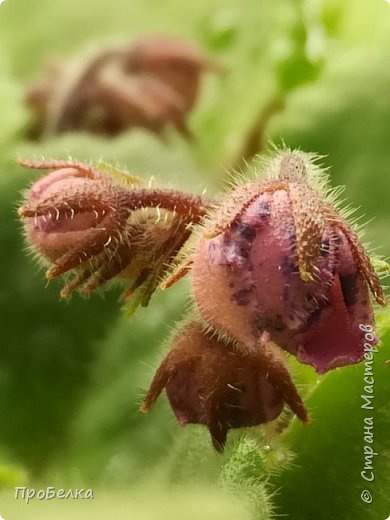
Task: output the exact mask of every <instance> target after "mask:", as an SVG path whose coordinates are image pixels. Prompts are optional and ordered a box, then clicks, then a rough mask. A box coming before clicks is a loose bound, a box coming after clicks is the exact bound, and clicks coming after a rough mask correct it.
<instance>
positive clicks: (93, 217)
mask: <svg viewBox="0 0 390 520" xmlns="http://www.w3.org/2000/svg"><path fill="white" fill-rule="evenodd" d="M21 164H22V165H24V166H27V167H31V168H40V169H49V170H53V171H52V172H51V173H49V174H48V175H46V176H45V177H43V178H42V179H40V180H38V181H37V182H36V183H34V184H33V186H32V187H31V188H30V190H29V191H28V192H27V194H26V200H25V202H24V204H23V205H22V207H21V208H20V209H19V215H20V216H21V217H22V218H23V219H24V223H25V230H26V238H27V241H28V243H29V244H30V245H31V247H32V248H33V249H34V250H35V251H36V252H37V253H38V254H39V255H42V256H43V257H44V258H45V259H46V260H48V261H49V262H51V265H50V267H49V269H48V271H47V272H46V276H47V278H48V279H52V278H55V277H57V276H59V275H62V274H64V273H66V272H68V271H70V270H75V271H76V276H75V277H74V278H73V279H71V280H70V281H69V282H68V283H67V285H66V286H65V287H64V289H63V291H62V293H61V295H62V296H63V297H66V296H68V295H69V294H70V293H71V292H72V291H73V290H74V289H76V288H79V287H81V288H82V290H83V292H85V293H90V292H92V291H93V290H95V289H96V288H97V287H98V286H99V285H102V284H103V283H105V282H106V281H108V280H111V279H112V278H114V277H119V278H125V279H131V280H132V284H131V286H130V288H129V289H128V290H127V291H126V292H125V293H124V297H126V298H127V297H128V296H130V295H132V294H133V293H134V292H136V291H137V297H136V303H139V302H140V303H142V304H143V305H146V304H147V303H148V301H149V298H150V296H151V294H152V292H153V291H154V290H155V288H156V287H157V285H158V283H159V280H160V278H161V277H162V276H163V275H164V273H165V271H166V270H167V268H168V266H169V264H170V262H171V261H172V260H173V259H174V257H175V256H176V254H177V253H178V251H179V250H180V249H181V247H182V245H183V244H184V243H185V242H186V240H187V239H188V237H189V235H190V233H191V225H192V224H193V223H196V222H197V221H198V220H199V219H200V218H201V216H202V215H203V214H204V212H205V206H204V204H205V202H206V201H204V200H203V199H202V198H201V197H197V196H194V195H186V194H184V193H182V192H177V191H175V190H160V189H152V188H149V187H148V186H147V185H146V183H145V182H144V181H143V180H142V179H140V178H137V177H133V176H130V175H128V174H127V175H126V174H125V173H124V172H118V171H114V170H112V171H111V172H110V171H103V170H101V169H97V168H93V167H91V166H89V165H85V164H82V163H76V162H71V161H69V162H56V161H54V162H42V163H29V162H22V163H21Z"/></svg>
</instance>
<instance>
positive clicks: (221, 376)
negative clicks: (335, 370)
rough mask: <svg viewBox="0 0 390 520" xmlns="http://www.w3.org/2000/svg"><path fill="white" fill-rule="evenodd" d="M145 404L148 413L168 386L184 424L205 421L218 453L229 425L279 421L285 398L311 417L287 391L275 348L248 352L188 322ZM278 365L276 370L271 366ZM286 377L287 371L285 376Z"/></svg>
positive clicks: (233, 426)
mask: <svg viewBox="0 0 390 520" xmlns="http://www.w3.org/2000/svg"><path fill="white" fill-rule="evenodd" d="M171 345H172V348H171V350H170V352H169V353H168V354H167V356H166V357H165V359H164V361H163V362H162V363H161V365H160V367H159V369H158V370H157V372H156V375H155V377H154V379H153V381H152V384H151V386H150V389H149V391H148V394H147V396H146V398H145V401H144V403H143V405H142V408H141V409H142V410H143V411H144V412H146V411H148V410H149V408H150V407H151V406H152V404H153V403H154V401H155V400H156V399H157V397H158V395H159V394H160V393H161V391H162V390H163V389H164V388H165V389H166V392H167V396H168V399H169V402H170V405H171V407H172V409H173V411H174V413H175V415H176V418H177V419H178V421H179V423H180V424H181V425H182V426H185V425H186V424H189V423H200V424H205V425H206V426H207V427H208V429H209V431H210V435H211V438H212V441H213V444H214V447H215V448H216V449H217V450H218V451H220V450H222V449H223V446H224V444H225V441H226V435H227V431H228V430H229V429H231V428H240V427H243V426H255V425H258V424H262V423H265V422H268V421H271V420H273V419H275V418H276V417H277V416H278V415H279V414H280V412H281V411H282V409H283V405H284V402H287V403H288V404H289V405H290V407H291V408H292V409H293V411H295V412H297V413H298V415H299V416H300V417H301V418H302V419H303V420H307V415H306V411H305V408H304V405H303V404H302V402H301V400H300V398H299V396H298V394H297V393H296V392H295V393H294V391H292V392H291V389H292V388H293V386H290V387H289V391H288V392H287V393H286V389H285V387H284V386H283V385H282V384H281V380H283V377H282V378H281V377H280V376H281V374H284V375H286V374H287V369H286V368H285V365H284V363H283V360H282V359H281V357H280V354H279V355H278V354H277V353H275V352H271V351H268V352H267V356H268V358H267V360H268V363H264V360H265V359H266V356H265V354H264V352H263V351H260V352H258V353H257V354H256V355H253V356H250V355H248V354H247V353H246V352H243V351H241V350H240V349H238V348H236V347H235V346H234V345H233V344H231V343H228V342H223V341H222V340H220V339H218V337H217V336H216V335H215V334H213V333H210V332H206V331H204V330H203V327H202V325H201V323H199V322H197V321H189V322H187V323H186V324H185V325H184V326H182V327H181V328H180V329H179V331H178V332H177V333H176V334H175V336H174V337H173V340H172V343H171ZM273 363H274V364H275V367H277V369H274V370H270V369H269V367H270V365H272V364H273ZM287 378H288V375H287Z"/></svg>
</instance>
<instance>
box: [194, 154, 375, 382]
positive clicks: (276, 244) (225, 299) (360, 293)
mask: <svg viewBox="0 0 390 520" xmlns="http://www.w3.org/2000/svg"><path fill="white" fill-rule="evenodd" d="M324 175H325V174H323V172H321V171H320V169H319V168H318V167H316V166H315V164H314V163H313V161H312V158H311V157H310V156H309V155H307V154H304V153H302V152H290V151H284V152H281V153H280V154H279V155H278V156H277V157H276V159H275V160H274V161H273V162H271V163H270V164H269V165H268V178H265V179H262V180H259V181H255V182H252V183H248V184H243V185H242V186H239V187H238V188H236V190H234V191H233V192H232V193H231V194H229V195H227V197H226V198H225V199H224V202H223V203H222V205H221V206H220V207H219V208H218V209H217V210H216V212H215V213H214V215H211V216H210V217H209V220H208V223H207V224H206V229H205V231H206V232H205V236H203V237H201V238H200V240H199V242H198V244H197V245H196V247H195V251H194V255H193V269H192V271H193V291H194V297H195V301H196V303H197V306H198V308H199V311H200V312H201V314H202V316H203V318H204V319H205V320H206V322H207V323H209V324H210V325H211V326H213V327H214V328H216V329H217V330H218V331H219V332H220V333H221V334H225V335H226V336H227V337H230V338H234V339H235V340H237V341H239V342H241V343H242V344H243V345H246V347H247V348H248V349H252V350H253V349H256V348H259V347H258V344H259V338H260V337H261V336H262V334H263V333H264V332H265V331H266V332H267V333H269V335H270V338H271V340H272V341H275V342H276V343H277V344H278V345H280V346H281V347H282V348H284V349H285V350H287V351H289V352H291V353H293V354H296V355H297V357H298V359H299V360H300V361H302V362H304V363H309V364H311V365H313V366H314V367H315V369H316V370H317V371H318V372H326V371H327V370H329V369H331V368H334V367H337V366H342V365H347V364H350V363H356V362H358V361H360V360H361V359H362V358H363V355H364V333H363V332H362V330H361V328H359V324H361V323H365V324H368V325H373V324H374V317H373V312H372V306H371V302H370V299H369V295H368V286H369V287H370V288H371V290H372V292H373V294H374V296H375V297H376V299H377V301H378V302H379V303H381V304H384V303H385V299H384V295H383V291H382V289H381V286H380V284H379V281H378V277H377V275H376V274H375V271H374V270H373V268H372V266H371V263H370V260H369V258H368V256H367V254H366V253H365V251H364V249H363V248H362V246H361V244H360V242H359V240H358V238H357V236H356V234H355V233H354V232H353V231H352V229H351V228H350V227H349V226H348V224H347V223H346V221H345V219H344V218H343V217H342V215H341V214H340V213H338V212H337V211H336V209H334V201H333V200H332V196H331V194H327V195H326V194H325V192H326V178H325V177H324ZM310 183H311V184H310Z"/></svg>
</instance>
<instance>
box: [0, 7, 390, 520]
mask: <svg viewBox="0 0 390 520" xmlns="http://www.w3.org/2000/svg"><path fill="white" fill-rule="evenodd" d="M145 34H163V35H168V36H170V37H174V38H179V39H182V40H183V41H185V42H190V43H191V42H193V43H194V44H195V45H197V46H198V47H199V48H200V49H201V51H202V53H203V54H204V56H207V57H208V59H212V60H213V61H214V62H215V63H218V64H219V66H220V67H221V70H223V72H222V73H220V74H209V75H205V76H204V77H203V78H202V82H201V88H200V90H199V96H198V100H197V103H196V106H195V107H194V108H193V109H192V111H191V112H190V113H189V114H188V116H187V117H186V124H187V126H188V129H189V132H190V133H191V135H192V139H190V140H187V139H185V138H183V137H182V136H181V135H180V134H178V133H177V132H174V131H172V130H171V129H170V128H167V130H166V132H165V134H166V135H165V138H164V140H161V139H160V137H159V136H156V135H154V134H152V133H149V132H148V131H147V130H145V129H139V128H138V129H134V128H130V129H129V130H128V131H124V132H123V133H121V134H120V135H118V136H116V137H115V138H107V137H102V136H97V135H93V134H88V133H85V132H80V131H72V132H68V133H67V134H64V135H59V136H55V135H51V136H48V137H46V138H45V139H44V140H41V141H39V142H32V141H30V140H29V137H28V135H29V128H31V124H32V121H33V115H32V112H31V111H29V110H28V108H27V106H26V104H25V101H24V98H25V92H26V88H28V85H29V84H31V82H33V81H37V80H39V79H40V78H41V76H42V68H43V65H44V62H45V61H46V60H48V59H57V60H65V61H68V60H70V59H71V58H72V57H74V56H77V55H79V54H80V53H81V52H82V51H83V50H84V49H88V48H93V49H104V48H105V46H106V45H111V44H112V43H115V44H116V43H117V42H128V41H135V40H136V39H137V38H139V37H141V36H144V35H145ZM389 44H390V7H389V5H388V3H386V2H385V1H384V0H377V1H375V2H368V0H364V1H362V2H359V3H358V4H357V3H356V2H352V0H346V1H344V2H336V1H334V0H322V1H319V0H282V1H279V2H272V1H271V0H265V1H263V2H258V1H255V0H244V1H242V2H240V3H238V2H234V1H233V0H231V1H222V0H207V1H206V0H198V1H197V2H195V3H188V2H180V1H179V0H166V1H165V2H159V1H157V0H146V1H145V0H143V1H139V0H131V1H128V0H117V1H116V2H111V3H110V4H107V3H105V2H102V1H96V0H95V1H92V0H85V1H84V2H82V3H80V2H76V0H68V1H67V2H52V1H50V0H40V1H39V2H23V3H22V2H20V1H19V0H7V1H6V2H5V3H3V4H2V5H1V6H0V121H1V134H0V232H1V236H0V240H1V245H0V251H1V257H0V276H1V281H0V306H1V308H0V320H1V326H0V336H1V337H0V425H1V427H0V488H2V487H3V488H5V489H4V491H3V492H1V493H0V507H1V510H0V514H2V515H4V517H5V518H7V519H8V518H18V519H23V518H29V519H31V518H40V519H42V518H53V517H55V518H58V519H61V518H69V516H70V515H72V518H94V520H96V519H98V518H107V517H108V516H109V517H112V518H114V517H119V516H123V514H124V513H125V514H126V515H127V516H129V517H130V516H131V515H133V516H134V517H136V518H139V519H140V520H143V519H146V518H164V519H165V518H170V519H172V518H186V519H187V518H188V519H191V518H210V519H211V518H212V519H214V518H215V519H218V518H224V520H226V519H229V518H235V519H237V518H240V519H241V518H242V519H246V518H257V519H268V518H272V517H273V516H275V515H289V517H290V518H293V519H306V518H308V519H309V518H313V517H316V518H320V519H321V518H323V519H325V518H326V519H328V518H333V519H343V520H344V519H349V518H353V519H354V520H356V519H366V518H372V519H376V518H382V517H383V518H385V517H386V516H387V515H388V514H389V513H390V504H389V499H388V496H386V490H388V489H389V486H390V473H389V471H388V467H389V464H390V449H389V444H388V438H389V434H390V415H389V409H388V397H389V395H390V382H389V381H390V378H389V377H388V370H389V369H390V368H389V365H386V364H385V363H384V362H385V360H386V359H388V358H389V357H390V333H389V326H390V319H389V315H388V313H386V312H384V313H383V314H382V315H381V316H379V324H380V331H381V333H382V341H383V344H382V347H381V351H380V354H378V355H377V356H376V362H375V410H374V411H373V412H372V413H373V416H374V420H375V437H374V439H375V440H374V446H375V450H376V451H377V452H378V453H379V455H378V457H376V459H375V477H376V478H375V483H373V484H372V485H371V484H370V490H371V491H372V494H373V497H374V500H373V502H372V504H364V503H363V502H362V501H361V499H360V494H361V492H362V490H363V489H364V488H365V487H367V488H368V484H369V483H365V482H364V481H363V480H362V478H361V476H360V471H361V470H362V469H363V466H364V457H363V445H364V438H363V418H364V413H363V412H364V411H363V410H362V409H361V398H360V395H361V393H362V392H363V386H364V382H363V371H364V366H354V367H348V368H343V369H340V370H336V371H333V372H331V373H329V374H327V375H326V376H324V377H322V378H321V380H320V381H317V378H316V376H315V375H314V373H313V371H312V370H311V369H310V368H308V367H302V366H298V365H297V364H296V363H293V362H291V367H292V369H293V370H294V373H295V377H296V380H297V381H298V382H299V383H300V384H301V386H302V389H303V392H306V394H307V395H308V396H309V397H308V401H307V402H308V406H309V409H310V411H311V415H312V416H313V424H312V425H311V426H309V427H307V426H302V425H300V424H298V423H295V421H292V423H291V425H290V426H289V427H288V428H287V429H286V430H285V431H284V432H283V434H282V435H279V434H277V433H276V431H275V428H272V427H267V428H266V429H265V430H263V431H262V432H260V431H258V430H257V429H252V430H248V431H247V432H242V431H240V432H233V433H231V434H230V435H229V440H228V445H227V449H226V452H225V453H224V454H223V455H222V456H221V455H216V454H215V453H214V452H213V450H212V448H211V446H210V443H209V439H208V434H207V431H205V430H204V429H202V428H199V427H188V428H187V429H184V430H182V429H180V428H179V427H178V426H177V425H176V423H175V421H174V419H173V417H172V414H171V412H170V411H169V409H168V406H167V405H166V404H165V406H164V404H163V403H159V405H158V406H156V407H155V409H154V410H153V412H152V413H151V414H150V415H149V416H148V417H144V416H142V415H141V414H140V413H139V412H138V405H139V403H140V401H141V397H142V395H143V392H144V390H145V389H146V388H147V385H148V382H149V381H150V379H151V377H152V374H153V368H154V367H155V366H157V364H158V362H159V360H160V359H161V358H162V355H163V352H162V348H161V342H162V341H163V340H164V338H165V337H167V336H168V334H169V332H170V329H171V328H172V327H173V326H174V324H175V322H176V321H178V320H179V319H180V318H181V317H182V315H183V313H184V311H185V306H186V304H187V300H188V281H186V280H183V281H182V282H180V284H178V285H177V286H176V287H174V288H172V289H171V290H169V291H168V292H164V293H160V294H157V295H155V296H154V298H153V302H152V305H151V306H150V307H149V308H147V309H141V310H139V311H138V312H137V314H136V315H135V316H134V317H133V318H132V320H131V321H129V320H128V319H127V318H126V317H125V316H124V315H122V314H121V312H120V305H119V303H118V302H117V297H118V293H117V292H116V291H115V290H112V291H110V292H108V293H106V294H105V296H104V298H100V297H99V296H93V297H91V298H90V299H89V300H88V301H87V300H84V299H82V298H80V297H79V296H77V295H76V296H75V297H73V298H72V301H71V302H70V303H69V304H65V303H60V302H59V301H58V300H59V298H58V292H59V284H57V283H56V282H53V283H51V284H50V286H48V287H45V283H44V280H43V274H42V272H39V270H38V269H37V267H36V265H34V262H33V261H31V259H29V258H27V257H26V251H25V246H24V242H23V237H22V234H21V232H20V226H19V225H18V223H17V218H16V212H15V208H16V206H17V204H18V201H19V200H20V197H21V196H20V191H21V190H22V189H25V188H26V187H27V186H28V185H29V184H30V183H31V181H32V180H33V178H36V177H35V176H34V175H35V174H31V173H30V172H27V171H24V170H22V169H21V168H19V167H18V166H16V164H15V158H16V157H17V156H21V157H24V158H37V159H39V158H41V157H42V156H43V157H45V158H56V159H61V158H66V157H68V156H69V155H72V156H73V157H75V158H77V159H79V160H84V161H89V160H95V161H97V160H100V159H103V160H105V161H108V162H112V163H114V164H119V165H123V166H125V167H127V168H128V169H129V171H131V172H134V173H135V174H137V175H141V176H144V177H145V178H146V179H148V178H149V177H150V176H152V175H153V176H155V177H158V178H159V180H160V181H162V182H164V183H166V184H170V185H173V186H177V187H180V188H182V189H192V190H194V191H196V192H198V193H201V192H202V191H203V189H204V188H206V187H207V189H208V191H209V193H213V192H216V191H217V190H219V189H221V188H222V187H223V186H224V183H225V182H226V178H227V174H226V172H227V171H231V170H232V168H241V167H242V165H243V161H242V158H243V157H244V158H245V159H246V160H247V161H250V159H251V158H252V157H253V155H254V154H256V153H259V152H261V151H262V150H263V149H264V148H265V147H266V145H267V141H268V140H273V141H274V142H276V143H280V142H282V141H284V142H285V143H286V144H287V145H288V146H290V147H300V148H301V149H302V150H305V151H314V152H317V153H319V154H323V155H324V156H325V157H324V159H323V162H324V163H325V165H328V166H331V175H332V183H333V185H336V184H346V185H347V191H346V196H347V199H348V202H351V203H352V204H353V205H355V206H359V207H360V213H361V214H363V215H365V217H364V218H365V219H366V220H370V222H369V224H368V225H367V227H366V238H367V241H369V242H372V243H373V244H374V245H375V246H380V249H378V253H380V254H382V255H385V256H386V255H389V254H390V234H389V224H390V222H389V220H390V218H389V206H390V190H389V189H388V178H387V177H388V165H389V164H390V146H389V136H390V98H389V92H390V67H389V63H390V45H389ZM374 217H375V218H374ZM372 218H374V220H371V219H372ZM346 418H347V419H348V420H346ZM287 419H288V418H286V421H287ZM27 484H28V485H30V486H35V487H37V488H39V487H44V486H47V485H49V486H50V485H56V486H57V487H58V488H59V487H64V486H68V487H73V488H76V487H84V488H86V487H93V488H95V489H96V490H99V491H95V497H96V498H95V500H94V501H83V503H79V502H81V501H78V502H77V501H67V502H64V501H58V500H57V501H50V503H49V502H47V503H44V502H38V501H35V503H32V504H29V506H28V507H27V506H26V505H25V504H23V503H22V502H21V501H15V499H14V491H13V487H14V486H16V485H21V486H22V485H27ZM152 497H153V499H152ZM27 515H28V516H27Z"/></svg>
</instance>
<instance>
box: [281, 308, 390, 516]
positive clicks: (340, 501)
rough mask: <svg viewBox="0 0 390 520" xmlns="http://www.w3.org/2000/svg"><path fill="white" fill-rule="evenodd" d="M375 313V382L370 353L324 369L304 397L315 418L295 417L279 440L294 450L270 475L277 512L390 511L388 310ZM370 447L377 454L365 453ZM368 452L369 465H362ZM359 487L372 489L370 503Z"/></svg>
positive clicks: (383, 513) (341, 513)
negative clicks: (288, 462)
mask: <svg viewBox="0 0 390 520" xmlns="http://www.w3.org/2000/svg"><path fill="white" fill-rule="evenodd" d="M380 321H381V323H382V327H381V331H382V332H381V337H382V345H381V346H380V348H379V351H378V353H375V354H374V360H375V361H374V364H373V379H374V384H373V385H371V383H372V381H371V379H370V376H369V373H370V371H371V369H370V364H369V361H368V360H365V362H362V363H360V364H359V365H357V366H351V367H348V368H341V369H336V370H334V371H332V372H330V373H328V374H327V375H326V376H324V378H323V379H322V381H321V383H320V384H319V385H318V386H317V388H316V389H315V390H314V391H313V393H312V395H311V396H310V398H309V399H308V400H307V405H308V408H309V410H310V413H311V416H312V419H313V422H312V424H311V425H309V426H305V425H301V424H299V423H298V422H295V423H294V424H293V426H292V427H291V429H290V430H289V431H288V432H287V433H286V434H285V437H284V441H285V442H286V443H288V445H289V446H290V447H291V450H292V451H293V452H295V453H296V458H295V459H294V461H293V465H292V467H291V468H290V469H289V470H287V471H285V472H284V473H282V474H281V476H280V477H279V478H277V479H275V480H274V485H275V487H276V489H278V493H277V495H276V497H275V505H276V508H277V511H278V513H279V514H281V515H283V514H288V515H289V516H290V517H291V518H302V519H303V518H304V519H306V518H308V519H309V518H318V519H320V520H321V519H324V520H325V519H327V520H328V519H329V518H332V519H335V520H338V519H340V520H360V519H361V520H366V519H368V518H369V519H371V518H372V519H376V518H387V516H388V515H389V514H390V501H389V495H388V490H389V489H390V472H389V467H390V449H389V432H390V411H389V405H388V401H389V395H390V365H389V364H387V363H386V361H387V360H388V359H389V358H390V313H387V315H384V316H383V317H382V318H381V320H380ZM365 377H366V380H365ZM367 378H368V379H367ZM365 387H366V388H365ZM371 387H372V389H373V392H374V393H373V394H371V393H370V390H371ZM363 395H374V398H373V399H372V400H371V398H369V399H368V400H367V399H365V398H363V397H362V396H363ZM367 402H368V403H371V402H372V405H373V409H372V410H371V409H366V408H367V406H368V405H367V404H366V403H367ZM364 406H366V408H365V407H364ZM365 450H366V452H365ZM371 450H372V451H373V452H375V453H377V455H374V456H372V457H370V453H371ZM367 455H368V456H367ZM371 460H372V467H373V469H372V470H370V469H366V470H365V465H366V466H367V467H368V466H370V465H371V464H370V461H371ZM364 471H366V473H364V475H365V476H366V477H368V478H370V479H371V478H372V477H374V480H372V482H368V481H367V480H365V479H364V475H362V472H364ZM364 491H368V492H369V493H370V494H371V496H372V503H370V504H369V503H365V502H364V501H363V500H362V498H361V496H362V493H363V492H364Z"/></svg>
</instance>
